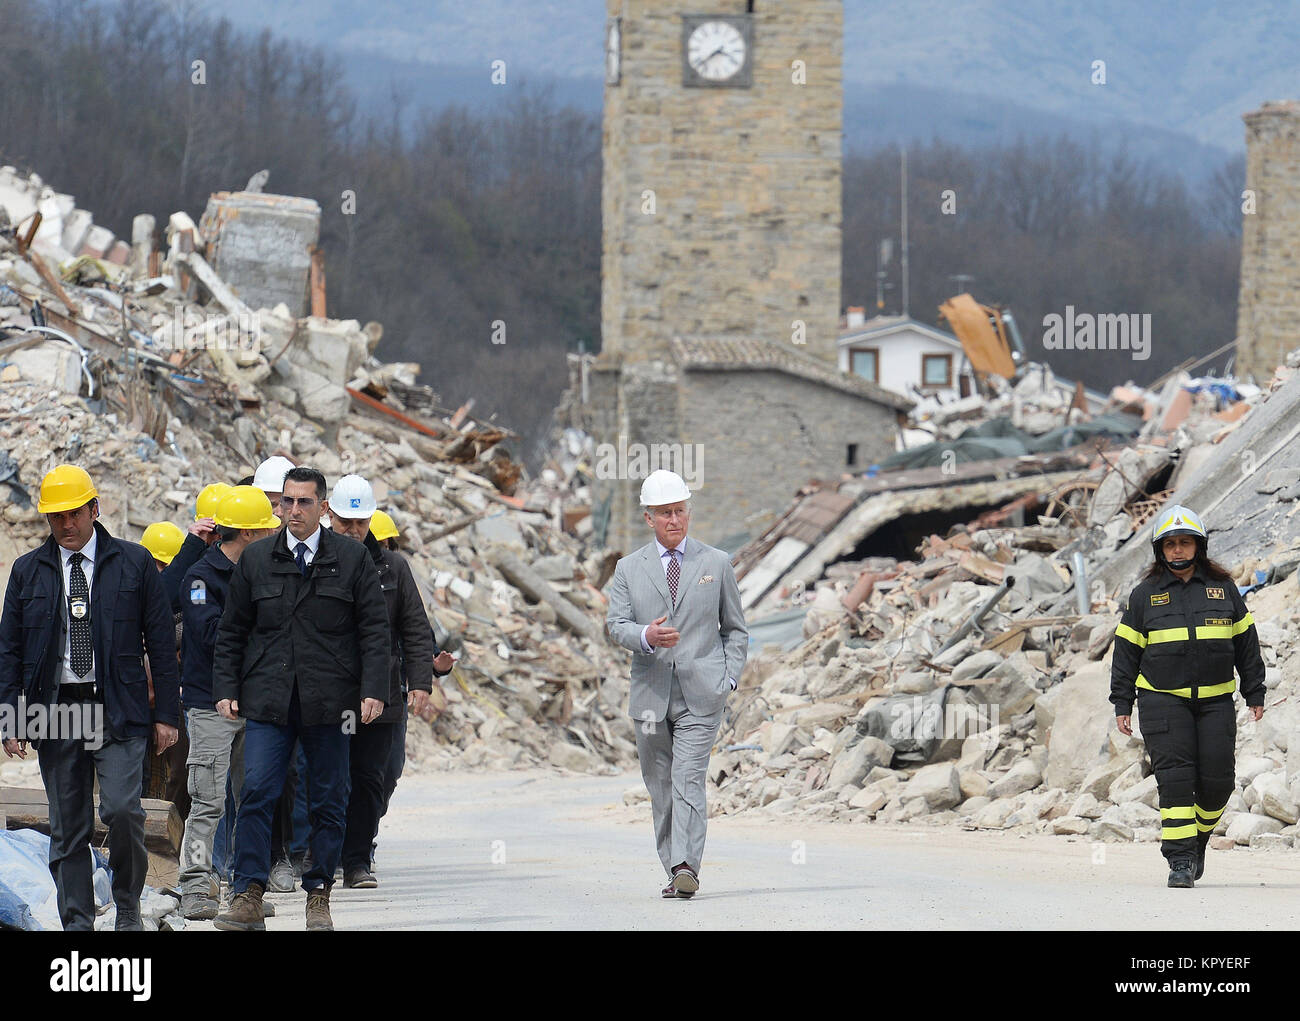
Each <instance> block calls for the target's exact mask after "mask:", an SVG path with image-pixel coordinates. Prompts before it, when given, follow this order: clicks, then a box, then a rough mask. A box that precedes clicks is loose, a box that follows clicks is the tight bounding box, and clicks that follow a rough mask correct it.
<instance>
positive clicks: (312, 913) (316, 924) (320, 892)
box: [307, 886, 334, 932]
mask: <svg viewBox="0 0 1300 1021" xmlns="http://www.w3.org/2000/svg"><path fill="white" fill-rule="evenodd" d="M307 931H308V932H333V931H334V921H333V920H332V919H331V918H330V888H329V887H328V886H320V887H317V888H316V889H315V890H308V891H307Z"/></svg>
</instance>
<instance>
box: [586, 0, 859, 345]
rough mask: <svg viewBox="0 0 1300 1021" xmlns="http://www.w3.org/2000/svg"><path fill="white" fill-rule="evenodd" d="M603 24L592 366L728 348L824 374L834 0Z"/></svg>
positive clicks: (831, 320) (836, 145)
mask: <svg viewBox="0 0 1300 1021" xmlns="http://www.w3.org/2000/svg"><path fill="white" fill-rule="evenodd" d="M607 9H608V15H609V18H608V22H607V28H606V52H605V71H606V76H605V118H604V139H603V151H604V177H603V181H604V195H603V200H602V216H603V223H604V248H603V256H602V261H601V276H602V285H603V290H602V296H601V350H602V352H603V353H604V354H606V355H608V356H613V357H617V358H622V359H625V360H628V361H642V360H646V359H654V358H664V357H666V355H667V353H668V344H669V341H670V340H671V338H672V336H673V335H674V334H685V335H691V334H694V335H714V336H716V335H738V336H743V337H746V338H751V339H762V340H767V341H770V342H772V343H777V344H785V345H790V344H792V343H796V344H797V343H798V342H799V341H800V340H802V341H803V343H802V344H801V345H799V346H801V347H802V349H803V351H805V352H806V353H809V354H812V355H815V356H817V357H821V358H826V359H828V360H834V358H835V340H836V337H837V332H838V323H839V306H840V221H841V214H840V206H841V204H840V150H841V130H842V108H843V99H842V88H841V60H842V20H843V11H842V3H841V0H752V2H746V0H700V2H699V3H695V2H694V0H690V2H689V3H684V2H683V0H608V3H607ZM799 323H802V324H803V326H802V329H803V331H804V332H803V333H802V334H800V333H799V330H800V327H799V326H798V325H796V324H799Z"/></svg>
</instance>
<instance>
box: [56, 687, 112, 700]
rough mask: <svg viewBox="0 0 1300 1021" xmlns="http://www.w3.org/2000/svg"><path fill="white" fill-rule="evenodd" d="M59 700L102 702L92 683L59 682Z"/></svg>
mask: <svg viewBox="0 0 1300 1021" xmlns="http://www.w3.org/2000/svg"><path fill="white" fill-rule="evenodd" d="M58 701H60V702H102V701H103V699H102V698H101V697H100V694H99V692H97V691H96V690H95V686H94V685H93V684H60V685H59V697H58Z"/></svg>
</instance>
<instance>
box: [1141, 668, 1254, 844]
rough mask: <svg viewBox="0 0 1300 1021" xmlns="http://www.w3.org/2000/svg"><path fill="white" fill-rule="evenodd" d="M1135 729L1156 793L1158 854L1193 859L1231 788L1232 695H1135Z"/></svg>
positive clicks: (1234, 733)
mask: <svg viewBox="0 0 1300 1021" xmlns="http://www.w3.org/2000/svg"><path fill="white" fill-rule="evenodd" d="M1137 711H1138V725H1139V727H1140V729H1141V732H1142V739H1143V740H1144V741H1145V742H1146V746H1147V751H1148V752H1150V754H1151V766H1152V768H1153V769H1154V771H1155V774H1156V786H1157V787H1158V788H1159V791H1160V850H1161V853H1163V854H1164V856H1165V857H1166V858H1168V859H1170V860H1171V861H1172V860H1173V859H1174V858H1176V857H1181V856H1184V855H1195V854H1196V853H1197V850H1198V849H1199V848H1200V847H1202V846H1204V845H1205V844H1207V843H1209V840H1210V834H1211V833H1212V832H1213V830H1214V827H1215V826H1217V825H1218V824H1219V817H1220V816H1221V815H1223V809H1224V808H1225V807H1226V806H1227V804H1228V798H1229V797H1230V796H1231V795H1232V791H1233V788H1234V786H1235V784H1236V779H1235V772H1236V763H1235V758H1236V756H1235V753H1236V745H1237V712H1236V708H1235V706H1234V705H1233V698H1232V695H1231V694H1228V695H1216V696H1215V697H1214V698H1207V699H1190V698H1183V697H1182V696H1181V695H1168V694H1165V693H1164V692H1160V691H1147V690H1145V689H1139V691H1138V704H1137Z"/></svg>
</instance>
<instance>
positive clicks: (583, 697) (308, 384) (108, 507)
mask: <svg viewBox="0 0 1300 1021" xmlns="http://www.w3.org/2000/svg"><path fill="white" fill-rule="evenodd" d="M254 186H255V185H254ZM318 223H319V209H318V208H317V207H316V205H315V203H313V202H310V201H309V200H303V199H298V198H293V197H288V196H277V195H270V194H264V193H261V192H259V191H248V192H234V193H225V192H221V193H217V194H216V195H214V196H213V199H212V201H211V203H210V204H209V206H208V209H207V211H206V212H205V214H204V216H203V217H201V218H200V222H199V223H197V224H196V223H195V222H194V220H193V219H192V218H191V217H190V216H188V215H187V214H186V213H184V212H177V213H176V214H174V215H172V216H171V217H170V218H169V221H168V223H167V225H166V228H165V230H163V231H161V232H157V235H161V239H162V240H163V241H165V244H158V243H157V242H158V240H159V237H158V236H157V235H156V232H155V228H154V225H153V223H152V217H137V218H136V224H135V228H136V229H135V230H134V232H133V237H132V240H131V242H130V243H129V244H128V243H127V242H126V241H124V240H121V239H117V238H115V237H113V235H112V234H111V232H109V231H107V230H106V229H105V228H102V227H100V226H98V225H95V224H94V222H93V219H92V217H91V216H90V214H89V213H88V212H85V211H83V210H80V209H77V208H76V206H75V202H74V200H73V199H72V198H71V197H70V196H66V195H60V194H58V193H55V192H54V191H53V190H52V189H51V188H49V186H48V185H46V184H45V183H44V182H42V181H41V180H40V178H39V177H37V176H36V175H21V174H19V173H18V172H17V171H15V170H14V169H13V168H12V167H4V168H0V501H2V502H3V516H4V526H3V528H0V585H3V584H5V583H7V580H8V574H9V568H10V566H11V565H12V563H13V561H14V559H15V558H16V557H18V556H20V555H21V554H23V553H25V552H27V551H28V550H30V549H33V548H34V547H35V546H37V545H38V544H39V543H40V542H41V541H43V540H44V539H45V537H46V536H47V535H48V534H49V529H48V525H47V524H46V522H45V520H44V518H43V517H42V516H41V515H39V514H38V513H37V512H36V495H37V490H38V487H39V484H40V480H41V478H42V477H43V476H44V474H45V473H46V472H47V471H48V470H49V469H50V468H51V467H53V466H54V465H55V464H58V463H60V462H75V463H78V464H80V465H82V466H83V467H85V468H86V470H87V471H89V472H90V474H91V477H92V478H93V479H94V480H95V482H96V485H97V487H98V489H99V494H100V506H101V516H102V520H103V521H104V523H105V525H106V526H107V527H108V528H109V530H110V531H111V532H113V534H115V535H118V536H121V537H123V538H126V539H130V540H136V541H138V539H139V538H140V536H141V534H142V532H143V530H144V529H145V528H146V527H147V526H148V525H149V524H151V523H153V522H155V521H164V520H170V521H176V522H181V523H182V524H183V523H185V522H187V521H189V520H192V518H193V514H194V501H195V497H196V496H197V494H198V493H199V491H200V490H201V489H202V488H203V487H204V486H205V485H207V484H209V483H212V482H226V483H231V484H233V483H234V482H236V481H237V480H238V479H240V478H242V477H244V476H247V475H251V474H252V473H253V470H254V468H255V467H256V466H257V464H258V463H259V462H260V461H261V460H263V459H265V458H266V457H268V456H271V455H274V454H280V455H283V456H285V457H288V458H289V459H290V460H291V461H292V462H294V463H295V464H310V465H312V466H314V467H316V468H319V469H320V470H321V471H322V472H323V473H324V474H325V475H326V477H327V478H328V479H330V480H331V481H332V480H334V479H337V478H338V477H339V476H341V475H343V474H346V473H348V472H356V473H358V474H361V475H363V476H365V477H366V478H367V479H369V480H370V481H371V483H372V485H373V486H374V489H375V495H376V499H377V500H378V503H379V505H380V507H381V508H383V509H384V510H386V511H388V513H389V514H391V516H392V517H393V519H394V520H395V522H396V523H397V525H398V527H399V529H400V531H401V544H402V549H403V552H404V553H405V554H406V555H407V556H408V558H409V559H410V561H411V565H412V568H413V571H414V574H415V577H416V580H417V583H418V584H419V586H420V588H421V591H422V594H423V597H424V601H425V607H426V609H427V611H428V613H429V616H430V619H431V621H432V622H433V624H434V628H435V632H436V634H437V636H438V639H439V642H440V643H441V644H442V645H443V647H444V648H447V649H449V650H450V651H452V652H453V655H455V656H456V657H457V665H456V668H455V670H454V671H453V674H452V675H451V676H450V677H449V678H447V679H445V680H444V681H443V682H442V686H441V689H440V690H437V689H436V690H435V692H434V698H433V700H432V702H431V705H430V709H429V710H428V714H427V719H426V720H425V721H424V725H423V726H416V725H412V726H411V727H410V728H409V734H408V763H409V768H410V769H412V770H413V771H419V770H422V769H424V770H427V769H445V768H450V767H451V766H453V765H455V766H470V767H473V766H485V767H497V768H505V767H511V766H529V765H539V764H550V765H554V766H557V767H562V768H568V769H573V770H582V771H593V770H594V771H599V770H612V769H617V768H623V767H626V766H627V765H629V764H630V763H632V762H633V761H634V760H635V743H634V733H633V731H632V728H631V724H630V722H628V720H627V718H626V713H625V711H624V709H625V704H626V698H627V685H628V680H627V670H626V666H625V660H626V653H624V652H623V651H621V650H618V649H616V648H615V647H613V646H612V645H610V644H608V643H607V642H606V641H605V639H604V636H603V621H604V609H605V598H604V596H603V595H602V594H601V592H600V586H601V585H603V583H604V581H605V580H606V578H607V577H608V573H609V572H610V571H612V564H611V563H607V561H606V558H605V557H604V556H603V555H601V554H600V553H588V551H587V550H586V549H585V548H584V545H583V543H582V541H581V540H580V539H578V538H577V537H575V536H574V535H572V534H570V533H569V532H567V531H566V530H565V529H564V527H563V526H564V524H565V522H564V520H563V517H562V514H561V508H560V504H559V500H558V497H556V496H554V495H552V494H549V493H548V491H547V488H546V486H545V485H540V484H535V481H534V480H532V479H531V478H530V477H529V474H528V472H527V470H526V469H525V467H524V465H523V464H522V463H521V462H520V461H519V460H517V459H516V458H515V456H514V455H513V454H512V452H511V449H512V446H513V445H514V444H515V443H516V442H517V441H518V437H516V436H515V435H514V434H513V433H511V432H510V430H509V429H507V428H505V427H503V426H501V425H499V424H496V423H494V422H492V421H481V420H478V419H476V418H475V417H474V416H473V415H472V414H471V412H472V407H470V406H465V407H461V408H459V409H446V408H443V407H441V405H440V399H439V396H438V395H437V394H436V393H435V392H434V391H433V390H432V389H431V388H430V387H428V386H424V385H421V384H420V383H419V382H418V376H419V366H418V365H416V364H414V363H389V364H385V363H381V362H379V361H378V360H377V359H376V358H375V357H374V351H375V347H376V345H377V343H378V341H379V339H380V338H381V336H382V332H383V331H382V327H381V326H380V325H379V324H378V323H366V324H361V323H358V322H356V321H354V320H335V319H330V318H327V317H326V316H325V314H324V313H325V301H324V276H323V259H322V258H321V255H320V252H319V249H317V248H315V241H316V235H317V227H318ZM413 722H414V721H413ZM40 783H41V781H40V775H39V771H38V769H37V766H36V764H35V762H34V760H31V759H29V760H27V761H25V762H23V761H20V760H17V759H14V760H6V761H5V762H3V763H0V787H3V789H4V795H3V798H0V815H4V816H6V817H7V822H8V825H10V826H11V827H17V826H29V825H37V826H39V825H41V817H42V811H43V794H42V793H41V792H40V790H39V788H40ZM33 788H35V792H34V793H35V795H37V797H35V798H33V796H32V792H33ZM23 791H27V792H28V793H26V794H24V793H23ZM33 800H35V801H40V802H41V803H42V804H41V805H40V806H35V805H33V804H31V802H33ZM169 808H170V806H169V805H168V803H166V802H159V803H154V804H151V808H150V811H151V820H152V821H151V823H150V825H151V826H152V827H154V829H156V830H157V841H156V844H155V848H154V849H156V850H159V851H160V852H165V851H166V848H167V846H168V844H169V842H170V843H173V844H174V843H175V840H178V839H179V830H178V829H177V828H175V827H173V830H175V832H174V833H173V834H172V837H168V821H167V816H168V809H169ZM38 809H41V810H38ZM172 811H173V812H174V809H172ZM151 832H152V831H151ZM162 857H163V858H165V857H166V854H165V853H164V854H163V855H162ZM166 874H167V868H166V862H165V861H163V862H161V863H160V869H159V871H158V872H157V873H156V875H155V878H156V879H158V881H159V882H162V883H165V881H166ZM151 881H152V880H151ZM56 917H57V916H56ZM101 921H102V919H101ZM173 921H175V919H173Z"/></svg>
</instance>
